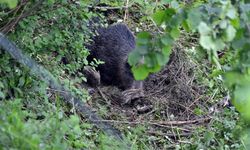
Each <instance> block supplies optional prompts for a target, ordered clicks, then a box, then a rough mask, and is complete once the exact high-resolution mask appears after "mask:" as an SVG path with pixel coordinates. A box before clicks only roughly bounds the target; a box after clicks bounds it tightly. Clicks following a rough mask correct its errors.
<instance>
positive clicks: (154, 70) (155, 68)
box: [148, 64, 161, 72]
mask: <svg viewBox="0 0 250 150" xmlns="http://www.w3.org/2000/svg"><path fill="white" fill-rule="evenodd" d="M160 70H161V66H160V65H158V64H156V65H154V67H152V68H148V72H158V71H160Z"/></svg>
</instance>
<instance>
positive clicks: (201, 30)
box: [198, 22, 212, 35]
mask: <svg viewBox="0 0 250 150" xmlns="http://www.w3.org/2000/svg"><path fill="white" fill-rule="evenodd" d="M198 31H199V33H200V34H201V35H208V34H210V33H211V31H212V30H211V28H210V27H209V26H208V25H207V24H206V23H205V22H201V23H200V24H199V26H198Z"/></svg>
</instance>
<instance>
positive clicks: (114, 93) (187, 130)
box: [92, 42, 210, 140]
mask: <svg viewBox="0 0 250 150" xmlns="http://www.w3.org/2000/svg"><path fill="white" fill-rule="evenodd" d="M199 69H200V65H199V64H198V63H196V62H195V61H193V60H192V59H191V58H190V57H189V56H188V55H187V54H186V53H185V51H184V48H183V47H182V44H181V42H179V43H177V44H176V46H175V48H174V49H173V52H172V55H171V57H170V60H169V63H168V64H167V65H166V66H165V67H164V68H163V69H162V70H161V71H160V72H158V73H156V74H151V75H150V76H149V77H148V79H146V80H145V87H144V90H145V96H146V97H145V98H144V99H142V100H140V102H138V103H134V105H132V106H121V105H119V97H120V94H119V93H120V92H121V91H119V90H118V89H117V88H114V87H101V88H100V91H101V92H102V94H94V95H93V97H92V104H93V107H95V108H96V107H98V109H99V111H100V107H103V106H105V107H106V109H105V111H107V112H105V113H104V114H103V118H105V119H107V120H105V121H107V122H111V123H114V124H115V125H116V126H119V127H120V128H122V127H126V126H127V125H128V124H129V125H131V126H132V125H137V124H142V125H149V127H148V134H150V135H154V136H168V137H170V138H171V139H174V140H178V138H179V137H180V136H191V135H192V134H193V131H194V130H195V129H196V127H197V126H199V125H204V123H206V122H207V121H209V120H210V117H208V115H204V113H203V115H201V113H197V110H200V111H202V112H208V111H207V107H206V105H207V98H206V96H204V95H205V90H204V87H203V86H201V85H199V83H198V82H197V78H198V75H197V70H199ZM149 105H150V107H149V108H150V110H148V111H145V112H144V113H141V112H140V111H138V107H144V106H149ZM151 106H152V107H151ZM101 115H102V114H101ZM123 125H126V126H123ZM170 129H171V130H170ZM176 129H178V132H177V130H176ZM177 133H178V135H177Z"/></svg>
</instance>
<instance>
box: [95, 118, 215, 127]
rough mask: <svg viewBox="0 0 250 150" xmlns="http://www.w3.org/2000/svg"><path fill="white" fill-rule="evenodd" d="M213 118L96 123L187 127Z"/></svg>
mask: <svg viewBox="0 0 250 150" xmlns="http://www.w3.org/2000/svg"><path fill="white" fill-rule="evenodd" d="M211 119H212V118H211V117H206V118H202V119H196V120H187V121H155V120H151V121H119V120H96V122H99V121H101V122H111V123H123V124H149V125H177V126H178V125H186V124H198V123H203V122H207V121H209V120H211Z"/></svg>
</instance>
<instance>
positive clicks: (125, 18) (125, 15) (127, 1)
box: [123, 0, 129, 22]
mask: <svg viewBox="0 0 250 150" xmlns="http://www.w3.org/2000/svg"><path fill="white" fill-rule="evenodd" d="M128 3H129V0H126V8H125V13H124V18H123V21H124V22H125V21H126V20H127V17H128Z"/></svg>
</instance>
